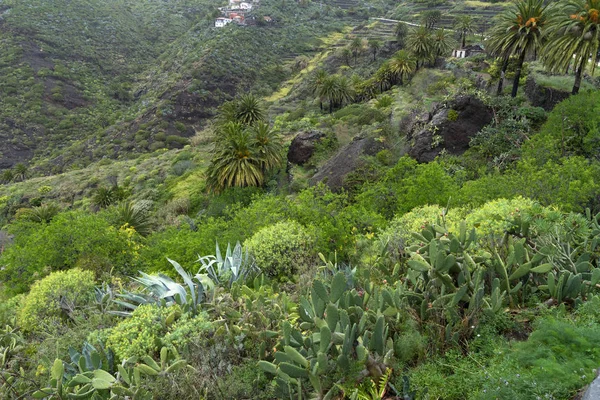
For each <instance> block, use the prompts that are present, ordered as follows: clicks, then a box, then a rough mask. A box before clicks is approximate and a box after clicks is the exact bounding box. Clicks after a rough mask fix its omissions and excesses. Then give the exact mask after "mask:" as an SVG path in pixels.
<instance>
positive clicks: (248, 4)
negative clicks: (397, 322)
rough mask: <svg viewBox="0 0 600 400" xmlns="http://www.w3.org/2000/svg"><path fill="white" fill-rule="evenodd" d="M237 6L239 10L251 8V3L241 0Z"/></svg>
mask: <svg viewBox="0 0 600 400" xmlns="http://www.w3.org/2000/svg"><path fill="white" fill-rule="evenodd" d="M239 7H240V10H248V11H249V10H252V4H250V3H246V2H241V3H240V6H239Z"/></svg>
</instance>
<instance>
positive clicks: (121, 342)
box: [105, 304, 180, 360]
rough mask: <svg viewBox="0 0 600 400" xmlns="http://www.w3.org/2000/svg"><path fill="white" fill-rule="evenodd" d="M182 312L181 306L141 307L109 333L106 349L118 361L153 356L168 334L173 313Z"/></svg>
mask: <svg viewBox="0 0 600 400" xmlns="http://www.w3.org/2000/svg"><path fill="white" fill-rule="evenodd" d="M178 311H179V312H180V310H179V306H175V307H159V306H156V305H152V304H146V305H141V306H139V307H138V308H136V309H135V311H134V312H133V313H132V314H131V317H129V318H127V319H124V320H123V321H121V322H119V323H118V324H117V326H115V327H113V328H111V329H110V330H109V331H108V334H107V337H106V343H105V344H106V347H107V348H110V349H111V350H112V351H113V352H114V353H115V355H116V356H117V358H118V359H120V360H125V359H127V358H129V357H132V356H143V355H146V354H150V355H151V354H153V353H156V352H157V351H158V349H159V348H160V345H161V342H160V339H161V337H162V336H163V335H164V334H165V333H166V331H167V326H166V322H165V321H166V319H167V317H168V316H169V314H171V313H172V312H175V313H177V312H178Z"/></svg>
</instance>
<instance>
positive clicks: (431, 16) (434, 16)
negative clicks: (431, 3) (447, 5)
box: [421, 10, 442, 29]
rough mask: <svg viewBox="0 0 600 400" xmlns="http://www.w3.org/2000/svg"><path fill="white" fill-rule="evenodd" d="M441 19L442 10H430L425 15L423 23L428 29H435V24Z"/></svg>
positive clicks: (422, 17) (422, 18)
mask: <svg viewBox="0 0 600 400" xmlns="http://www.w3.org/2000/svg"><path fill="white" fill-rule="evenodd" d="M441 18H442V12H441V11H440V10H429V11H425V12H424V13H423V15H422V16H421V21H422V22H423V25H425V27H426V28H428V29H433V28H435V24H437V23H438V22H439V21H440V19H441Z"/></svg>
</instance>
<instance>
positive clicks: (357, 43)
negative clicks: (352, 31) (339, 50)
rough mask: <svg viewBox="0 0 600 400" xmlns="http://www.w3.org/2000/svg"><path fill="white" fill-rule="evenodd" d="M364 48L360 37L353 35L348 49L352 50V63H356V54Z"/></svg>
mask: <svg viewBox="0 0 600 400" xmlns="http://www.w3.org/2000/svg"><path fill="white" fill-rule="evenodd" d="M363 48H364V45H363V41H362V39H361V38H358V37H355V38H354V39H352V41H351V42H350V51H352V55H353V56H354V65H356V59H357V58H358V55H359V54H360V53H361V52H362V50H363Z"/></svg>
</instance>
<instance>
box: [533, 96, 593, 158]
mask: <svg viewBox="0 0 600 400" xmlns="http://www.w3.org/2000/svg"><path fill="white" fill-rule="evenodd" d="M599 104H600V94H599V93H598V92H596V91H589V92H585V93H580V94H578V95H576V96H571V97H569V98H568V99H567V100H565V101H563V102H561V103H560V104H558V105H557V106H556V107H555V108H554V109H553V110H552V112H550V114H549V115H548V121H547V122H546V123H545V124H544V125H543V126H542V128H541V130H540V132H539V133H537V134H535V135H534V136H533V137H532V138H531V140H530V141H529V142H528V143H526V144H525V145H524V156H525V157H526V158H530V159H532V160H535V162H536V163H537V164H538V165H544V164H546V163H547V162H548V161H553V160H557V159H559V158H560V157H569V156H583V157H586V158H591V159H595V160H598V150H599V149H600V131H599V130H598V126H599V124H600V117H599V116H598V110H599V107H600V106H599Z"/></svg>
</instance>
